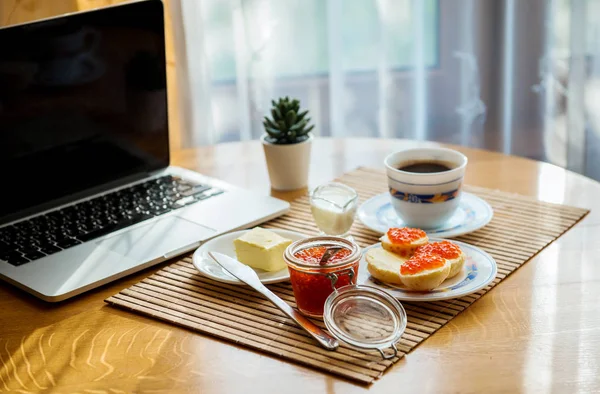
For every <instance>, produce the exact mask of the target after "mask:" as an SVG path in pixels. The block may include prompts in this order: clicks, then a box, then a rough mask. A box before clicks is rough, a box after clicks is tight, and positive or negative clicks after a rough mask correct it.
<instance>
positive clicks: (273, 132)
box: [265, 127, 282, 137]
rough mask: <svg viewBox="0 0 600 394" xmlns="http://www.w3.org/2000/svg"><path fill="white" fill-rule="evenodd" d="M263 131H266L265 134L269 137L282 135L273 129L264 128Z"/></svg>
mask: <svg viewBox="0 0 600 394" xmlns="http://www.w3.org/2000/svg"><path fill="white" fill-rule="evenodd" d="M265 130H266V131H267V133H269V135H270V136H271V137H278V136H280V135H282V132H281V130H277V129H274V128H272V127H265Z"/></svg>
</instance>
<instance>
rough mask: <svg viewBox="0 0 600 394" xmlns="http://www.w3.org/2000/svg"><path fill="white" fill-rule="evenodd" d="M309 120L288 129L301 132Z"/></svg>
mask: <svg viewBox="0 0 600 394" xmlns="http://www.w3.org/2000/svg"><path fill="white" fill-rule="evenodd" d="M309 120H310V118H308V119H304V120H303V121H302V122H300V123H296V124H295V125H293V126H292V127H290V130H293V131H297V130H302V129H303V128H304V126H306V124H307V123H308V121H309Z"/></svg>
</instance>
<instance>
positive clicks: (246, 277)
mask: <svg viewBox="0 0 600 394" xmlns="http://www.w3.org/2000/svg"><path fill="white" fill-rule="evenodd" d="M208 255H209V256H210V257H212V259H213V260H215V261H216V262H217V263H218V264H219V265H220V266H221V267H223V269H225V270H226V271H227V272H229V273H230V274H231V275H233V276H235V277H236V278H238V279H239V280H241V281H242V282H244V283H245V284H247V285H248V286H250V287H252V288H253V289H254V290H256V291H258V292H259V293H260V294H262V295H263V296H265V297H266V298H267V299H268V300H269V301H271V302H272V303H273V304H274V305H275V306H276V307H277V308H279V309H281V311H282V312H283V313H285V314H286V315H288V316H289V318H290V319H292V320H293V321H295V322H296V324H298V325H299V326H300V327H301V328H302V329H304V330H305V331H306V332H307V333H309V334H310V335H311V336H312V337H313V338H315V339H316V340H317V342H319V344H320V345H321V346H323V347H324V348H325V349H327V350H335V349H337V347H338V346H339V342H338V341H337V340H336V339H335V338H333V337H332V336H331V335H329V334H327V333H326V332H325V331H323V330H321V329H320V328H319V327H317V326H316V325H315V324H314V323H313V322H311V321H310V320H308V319H307V318H306V317H305V316H304V315H302V314H301V313H300V312H298V311H297V310H295V309H294V308H292V307H291V306H289V305H288V304H287V303H286V302H285V301H283V300H282V299H281V298H279V297H277V295H275V294H274V293H273V292H272V291H271V290H269V289H267V288H266V287H265V285H263V284H262V282H261V281H260V279H259V278H258V275H256V272H254V270H253V269H252V268H250V267H248V266H247V265H245V264H242V263H240V262H239V261H237V260H236V259H233V258H231V257H229V256H227V255H224V254H222V253H218V252H208Z"/></svg>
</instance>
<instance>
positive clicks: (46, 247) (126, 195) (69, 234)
mask: <svg viewBox="0 0 600 394" xmlns="http://www.w3.org/2000/svg"><path fill="white" fill-rule="evenodd" d="M221 193H223V191H222V190H220V189H217V188H214V187H210V186H206V185H199V184H195V183H191V182H189V181H187V180H183V179H181V178H179V177H176V176H171V175H166V176H163V177H160V178H156V179H152V180H149V181H147V182H144V183H140V184H136V185H134V186H132V187H129V188H126V189H121V190H118V191H116V192H113V193H109V194H105V195H103V196H100V197H97V198H94V199H92V200H88V201H83V202H81V203H79V204H76V205H71V206H68V207H65V208H63V209H60V210H57V211H52V212H49V213H47V214H45V215H41V216H37V217H35V218H32V219H29V220H25V221H22V222H19V223H15V224H13V225H11V226H7V227H2V228H0V260H4V261H8V263H10V264H12V265H15V266H18V265H22V264H25V263H28V262H30V261H33V260H37V259H39V258H42V257H44V256H47V255H51V254H53V253H57V252H60V251H61V250H63V249H67V248H70V247H72V246H75V245H78V244H80V243H83V242H87V241H90V240H93V239H95V238H98V237H101V236H103V235H106V234H109V233H112V232H114V231H117V230H120V229H122V228H125V227H129V226H131V225H134V224H136V223H140V222H142V221H144V220H147V219H150V218H153V217H155V216H159V215H163V214H165V213H167V212H170V211H173V210H175V209H178V208H182V207H184V206H186V205H189V204H192V203H195V202H197V201H200V200H205V199H207V198H210V197H213V196H216V195H218V194H221Z"/></svg>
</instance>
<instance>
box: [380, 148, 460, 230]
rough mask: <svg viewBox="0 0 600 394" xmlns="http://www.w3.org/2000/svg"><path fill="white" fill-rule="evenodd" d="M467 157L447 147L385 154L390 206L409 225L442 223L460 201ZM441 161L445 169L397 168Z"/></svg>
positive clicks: (421, 226) (436, 224)
mask: <svg viewBox="0 0 600 394" xmlns="http://www.w3.org/2000/svg"><path fill="white" fill-rule="evenodd" d="M467 161H468V160H467V157H466V156H465V155H463V154H462V153H460V152H457V151H455V150H452V149H446V148H419V149H409V150H404V151H400V152H396V153H392V154H390V155H389V156H388V157H386V158H385V166H386V171H387V176H388V186H389V191H390V199H391V201H392V206H393V207H394V210H395V211H396V213H397V214H398V216H399V217H400V218H401V219H402V221H404V223H406V225H407V226H409V227H417V228H422V229H435V228H438V227H440V226H442V225H443V224H444V223H445V222H446V221H448V219H450V217H451V216H452V214H454V212H455V211H456V208H458V205H459V203H460V197H461V187H462V183H463V178H464V175H465V169H466V167H467ZM425 162H431V163H443V164H445V165H446V166H447V167H448V168H450V169H449V170H448V171H442V172H426V173H419V172H408V171H402V170H400V169H399V168H403V167H406V166H408V165H410V164H415V163H425Z"/></svg>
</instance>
